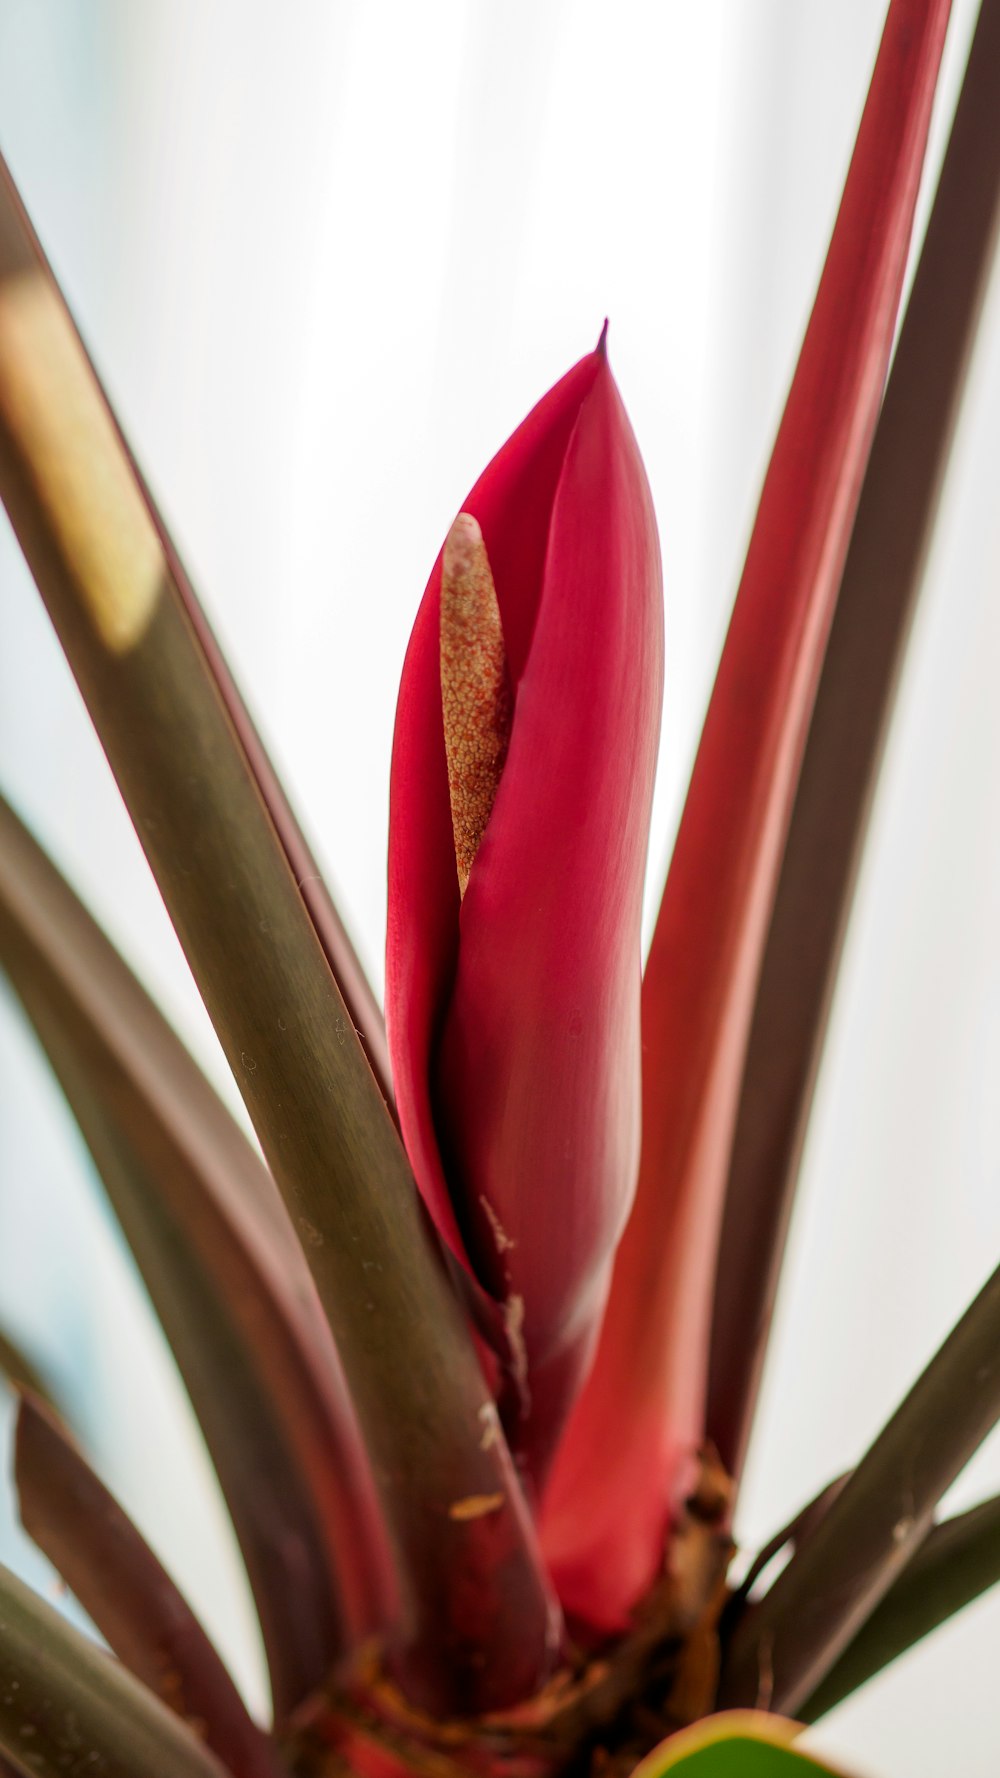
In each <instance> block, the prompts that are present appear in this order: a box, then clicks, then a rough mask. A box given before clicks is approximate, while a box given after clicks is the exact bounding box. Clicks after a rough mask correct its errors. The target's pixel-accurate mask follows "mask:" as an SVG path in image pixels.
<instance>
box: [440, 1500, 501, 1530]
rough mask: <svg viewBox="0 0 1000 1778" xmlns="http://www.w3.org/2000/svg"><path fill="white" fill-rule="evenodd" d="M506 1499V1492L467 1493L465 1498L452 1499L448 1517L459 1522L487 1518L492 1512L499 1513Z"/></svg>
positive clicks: (463, 1522)
mask: <svg viewBox="0 0 1000 1778" xmlns="http://www.w3.org/2000/svg"><path fill="white" fill-rule="evenodd" d="M505 1499H506V1495H504V1494H466V1495H465V1497H464V1499H462V1500H453V1501H452V1503H451V1505H450V1506H449V1508H448V1517H449V1519H455V1520H456V1521H457V1522H458V1523H459V1524H465V1523H466V1521H467V1520H469V1519H485V1518H487V1517H488V1516H489V1514H490V1513H498V1512H499V1511H500V1508H501V1507H502V1506H503V1504H504V1501H505Z"/></svg>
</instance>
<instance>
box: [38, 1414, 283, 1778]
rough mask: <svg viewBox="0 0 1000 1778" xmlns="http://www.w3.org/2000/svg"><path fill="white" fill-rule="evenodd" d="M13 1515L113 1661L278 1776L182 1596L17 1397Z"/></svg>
mask: <svg viewBox="0 0 1000 1778" xmlns="http://www.w3.org/2000/svg"><path fill="white" fill-rule="evenodd" d="M14 1479H15V1485H16V1487H17V1491H18V1497H19V1501H20V1511H21V1523H22V1524H23V1526H24V1529H25V1530H26V1531H27V1533H28V1535H29V1537H31V1538H32V1539H33V1540H34V1542H35V1543H36V1544H37V1545H38V1548H39V1549H40V1550H41V1551H42V1553H43V1554H44V1555H45V1556H47V1557H48V1559H49V1561H50V1562H51V1563H52V1565H53V1567H54V1568H55V1569H56V1571H57V1572H58V1573H59V1574H60V1575H61V1576H62V1578H63V1580H64V1581H65V1582H66V1585H67V1586H68V1587H69V1588H70V1591H71V1592H73V1593H75V1595H76V1597H77V1599H78V1600H79V1601H80V1604H81V1605H82V1606H83V1608H84V1610H85V1611H86V1612H87V1613H88V1614H89V1616H90V1618H91V1619H92V1621H93V1622H94V1623H95V1624H96V1626H97V1628H98V1630H100V1632H101V1634H102V1636H103V1637H104V1638H105V1640H106V1642H107V1643H108V1644H109V1646H110V1647H111V1649H112V1651H113V1652H114V1654H115V1655H117V1657H118V1659H119V1660H120V1661H121V1662H122V1663H123V1664H124V1665H125V1666H126V1667H128V1669H129V1671H130V1672H132V1673H134V1674H135V1676H136V1678H137V1679H139V1680H141V1681H142V1683H143V1684H144V1685H145V1686H147V1687H148V1688H149V1690H150V1691H151V1692H153V1693H154V1694H155V1695H156V1696H157V1697H159V1698H160V1700H161V1702H162V1703H164V1704H166V1705H167V1707H168V1708H169V1709H171V1710H172V1711H173V1712H174V1713H175V1714H176V1715H177V1716H179V1717H180V1719H181V1720H182V1721H187V1722H192V1723H197V1724H199V1733H200V1734H201V1736H202V1738H203V1739H204V1741H205V1743H206V1745H207V1746H208V1747H210V1748H211V1750H212V1751H213V1752H214V1753H215V1754H217V1755H218V1757H219V1759H220V1760H221V1761H222V1763H223V1764H224V1765H225V1766H226V1767H227V1769H231V1770H232V1771H234V1772H240V1773H246V1775H247V1778H281V1767H280V1765H279V1762H278V1759H277V1756H276V1754H275V1752H274V1749H273V1748H272V1747H271V1746H270V1745H269V1743H268V1741H267V1738H266V1737H265V1736H264V1734H263V1733H262V1732H261V1730H260V1729H259V1728H258V1727H257V1725H256V1723H254V1722H253V1721H252V1719H251V1717H250V1715H249V1713H248V1711H247V1709H246V1706H245V1705H244V1704H243V1701H242V1699H241V1698H240V1695H239V1693H238V1692H237V1690H236V1687H235V1686H234V1684H233V1682H232V1679H231V1678H230V1676H229V1674H228V1672H227V1671H226V1669H225V1667H224V1666H223V1663H222V1661H221V1659H220V1658H219V1655H218V1654H217V1652H216V1650H215V1648H214V1646H213V1644H212V1643H211V1642H210V1641H209V1639H208V1637H207V1636H206V1634H205V1632H204V1630H203V1629H202V1627H201V1625H200V1624H199V1622H198V1621H197V1619H196V1618H195V1616H194V1614H193V1612H192V1611H191V1609H190V1607H189V1606H188V1604H187V1601H186V1600H185V1599H184V1598H183V1597H182V1595H181V1594H180V1593H179V1591H178V1589H177V1588H176V1587H175V1586H174V1583H173V1582H172V1581H171V1579H170V1578H169V1576H168V1575H167V1573H166V1572H165V1570H164V1569H163V1567H162V1566H161V1564H160V1563H159V1561H158V1560H157V1558H156V1557H155V1556H154V1555H153V1552H152V1550H151V1549H150V1548H149V1546H148V1545H147V1544H146V1543H145V1541H144V1539H143V1538H142V1537H141V1536H140V1534H139V1532H138V1531H137V1530H136V1528H135V1526H134V1525H133V1524H132V1522H131V1521H130V1520H129V1518H128V1517H127V1516H126V1514H125V1513H124V1511H123V1510H122V1508H121V1507H120V1506H119V1504H118V1502H117V1501H116V1500H115V1499H114V1498H113V1496H112V1495H111V1494H110V1493H109V1492H108V1490H107V1488H105V1487H104V1485H103V1483H102V1482H100V1481H99V1480H98V1478H97V1476H96V1475H95V1474H94V1472H93V1470H92V1469H91V1468H90V1466H89V1464H88V1463H87V1462H86V1460H85V1459H84V1457H83V1456H82V1455H81V1453H80V1452H79V1451H78V1450H77V1449H76V1447H75V1445H74V1444H73V1442H72V1440H71V1439H70V1438H69V1437H68V1435H67V1434H66V1433H65V1432H64V1431H63V1430H62V1428H61V1427H60V1426H59V1423H58V1421H57V1420H56V1419H55V1418H54V1417H53V1416H52V1415H50V1414H48V1413H46V1412H45V1411H44V1410H43V1409H42V1408H41V1407H40V1406H39V1405H38V1404H36V1403H35V1402H34V1401H33V1400H32V1398H31V1396H30V1395H25V1396H22V1399H21V1404H20V1409H19V1412H18V1419H17V1428H16V1432H15V1443H14Z"/></svg>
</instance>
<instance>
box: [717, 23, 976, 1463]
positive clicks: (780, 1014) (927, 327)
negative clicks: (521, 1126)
mask: <svg viewBox="0 0 1000 1778" xmlns="http://www.w3.org/2000/svg"><path fill="white" fill-rule="evenodd" d="M998 111H1000V4H998V0H986V3H985V5H984V6H983V8H982V12H981V15H980V19H979V24H978V27H977V30H976V34H975V38H974V41H973V45H972V51H971V55H970V58H969V64H968V70H967V73H966V76H965V84H964V86H963V89H962V94H961V98H960V100H959V104H958V110H957V112H956V115H955V121H954V126H953V129H952V132H951V139H950V141H949V144H948V149H947V153H946V156H945V161H944V166H943V170H942V173H941V179H940V183H939V186H938V192H937V196H936V199H935V202H934V208H933V212H932V215H931V220H930V224H929V227H928V230H927V236H926V239H925V241H924V246H923V251H922V253H921V256H920V262H919V265H918V268H917V272H916V276H915V279H914V283H913V289H912V292H911V295H910V300H909V303H908V305H907V310H906V316H905V319H904V322H903V326H902V329H901V332H900V338H899V344H898V348H897V351H896V356H895V360H894V362H893V367H892V372H891V375H890V378H889V384H888V388H887V391H886V396H885V401H884V404H883V408H882V413H881V417H880V420H879V425H878V430H877V432H876V435H875V442H874V445H873V448H872V454H871V459H870V462H869V465H868V472H867V475H866V478H865V483H864V488H863V491H862V495H861V502H860V505H859V507H858V516H857V520H856V523H855V527H854V534H853V537H852V541H851V547H850V551H849V554H848V557H847V564H846V567H845V570H844V577H843V583H842V586H841V590H840V598H839V602H838V605H837V611H836V615H835V617H834V621H833V628H832V630H831V633H830V641H829V645H828V648H827V654H826V660H825V663H824V667H823V673H822V677H821V679H820V685H819V692H818V696H817V701H816V706H815V711H814V714H813V718H812V726H811V729H810V734H809V740H808V744H807V747H806V753H805V758H804V761H803V766H802V776H801V779H800V782H799V787H798V792H797V795H796V801H795V808H794V813H793V816H792V823H791V828H790V831H789V837H788V844H787V849H786V851H785V856H784V862H783V864H782V869H781V876H780V880H779V886H778V893H777V899H776V903H775V908H774V912H773V915H772V918H771V927H770V933H769V937H768V941H767V947H766V951H765V955H764V963H763V969H762V973H761V979H760V984H759V987H758V990H757V1000H756V1006H755V1010H754V1017H753V1024H752V1027H751V1034H750V1040H749V1046H748V1051H747V1060H746V1065H745V1069H744V1076H743V1084H742V1089H741V1095H740V1110H739V1117H738V1121H737V1127H736V1135H735V1138H734V1143H733V1149H732V1158H731V1162H730V1169H729V1180H728V1184H727V1192H726V1208H725V1216H724V1220H723V1230H722V1239H721V1245H720V1256H719V1266H718V1275H717V1282H716V1295H715V1311H714V1325H713V1332H712V1354H711V1365H710V1379H709V1410H708V1430H709V1434H710V1436H711V1437H712V1439H713V1440H714V1442H715V1443H716V1445H717V1446H718V1448H719V1451H720V1452H721V1455H722V1457H723V1460H724V1461H725V1462H726V1463H727V1465H728V1467H729V1468H730V1470H732V1471H738V1470H739V1469H740V1467H741V1465H742V1461H743V1455H744V1451H745V1447H746V1443H747V1439H748V1437H749V1430H750V1423H751V1420H752V1417H753V1410H754V1406H755V1403H756V1398H757V1390H758V1386H759V1381H760V1374H761V1368H762V1365H763V1359H764V1352H765V1349H766V1344H767V1336H768V1331H769V1327H770V1321H771V1314H772V1309H773V1305H774V1296H775V1291H776V1289H777V1281H778V1274H779V1270H780V1264H781V1256H782V1251H783V1248H784V1241H785V1232H786V1229H787V1226H788V1220H789V1216H790V1214H791V1203H792V1196H793V1192H794V1186H795V1180H796V1176H797V1173H798V1166H799V1155H800V1151H801V1144H802V1137H803V1134H804V1128H805V1121H806V1117H807V1115H808V1110H809V1104H810V1101H811V1098H812V1088H813V1081H814V1078H815V1073H816V1067H817V1062H818V1057H819V1051H820V1047H821V1044H822V1039H823V1034H824V1031H825V1029H826V1021H827V1013H828V1009H829V1004H830V998H831V994H832V987H833V982H834V978H835V975H836V969H837V964H838V961H839V957H840V950H841V942H842V938H843V933H844V929H845V926H846V921H847V915H848V911H849V907H850V902H851V897H852V894H853V889H854V881H855V876H856V871H857V865H858V859H859V856H860V851H861V846H862V842H863V839H864V833H865V828H866V826H867V819H868V811H869V806H870V802H871V796H872V790H873V785H874V781H875V778H876V775H877V771H878V765H879V761H880V758H881V754H882V747H883V742H884V738H885V733H886V729H887V726H888V718H889V714H890V711H891V707H892V702H893V695H894V692H895V687H896V682H897V678H898V674H899V668H900V662H901V658H902V654H903V650H904V647H905V643H906V638H907V636H908V633H909V628H910V619H911V616H912V612H913V607H914V603H915V600H916V595H917V593H918V591H919V588H920V583H921V579H922V575H923V567H924V561H925V559H926V555H927V549H928V546H929V542H930V538H931V535H932V532H933V526H934V518H935V514H936V511H937V504H938V496H939V493H940V489H941V485H942V482H943V478H944V474H945V470H946V467H947V463H948V456H949V451H950V446H951V439H952V433H953V430H954V426H955V420H956V416H957V413H958V410H959V406H960V402H961V397H962V391H963V388H964V386H965V378H966V370H967V366H968V362H969V355H970V350H971V347H972V343H973V340H974V337H975V332H976V326H977V323H978V319H979V312H980V308H981V306H982V299H983V293H984V290H985V287H986V281H987V278H988V275H989V269H990V265H991V262H992V257H993V248H994V243H995V240H996V234H997V223H998V217H1000V130H998V129H997V123H996V120H997V115H998Z"/></svg>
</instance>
